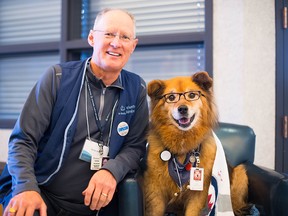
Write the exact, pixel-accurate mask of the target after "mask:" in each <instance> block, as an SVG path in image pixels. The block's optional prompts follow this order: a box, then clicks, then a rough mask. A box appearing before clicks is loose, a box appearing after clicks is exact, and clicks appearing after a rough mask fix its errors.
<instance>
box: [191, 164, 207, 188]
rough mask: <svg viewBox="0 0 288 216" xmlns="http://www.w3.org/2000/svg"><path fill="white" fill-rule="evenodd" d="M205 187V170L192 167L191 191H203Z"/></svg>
mask: <svg viewBox="0 0 288 216" xmlns="http://www.w3.org/2000/svg"><path fill="white" fill-rule="evenodd" d="M203 185H204V168H198V167H192V168H191V170H190V186H189V188H190V190H195V191H202V190H203Z"/></svg>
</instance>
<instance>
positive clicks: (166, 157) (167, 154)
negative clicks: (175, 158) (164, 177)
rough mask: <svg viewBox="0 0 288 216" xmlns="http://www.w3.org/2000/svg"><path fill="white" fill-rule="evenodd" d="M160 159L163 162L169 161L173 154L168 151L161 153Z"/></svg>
mask: <svg viewBox="0 0 288 216" xmlns="http://www.w3.org/2000/svg"><path fill="white" fill-rule="evenodd" d="M160 158H161V160H163V161H169V160H170V158H171V153H170V152H169V151H168V150H164V151H162V152H161V153H160Z"/></svg>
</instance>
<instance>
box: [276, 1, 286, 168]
mask: <svg viewBox="0 0 288 216" xmlns="http://www.w3.org/2000/svg"><path fill="white" fill-rule="evenodd" d="M275 9H276V13H275V17H276V139H275V169H276V170H277V171H279V172H286V173H288V0H275Z"/></svg>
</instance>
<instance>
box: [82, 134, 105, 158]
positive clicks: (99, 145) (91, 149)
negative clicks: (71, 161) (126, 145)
mask: <svg viewBox="0 0 288 216" xmlns="http://www.w3.org/2000/svg"><path fill="white" fill-rule="evenodd" d="M108 154H109V147H108V146H105V145H103V142H100V141H93V140H90V139H86V140H85V143H84V146H83V148H82V151H81V153H80V156H79V159H80V160H83V161H86V162H89V163H90V162H91V158H92V155H93V156H94V157H98V158H100V157H108Z"/></svg>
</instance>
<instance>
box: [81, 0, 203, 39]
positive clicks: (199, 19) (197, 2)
mask: <svg viewBox="0 0 288 216" xmlns="http://www.w3.org/2000/svg"><path fill="white" fill-rule="evenodd" d="M109 7H110V8H111V7H113V8H123V9H127V10H128V11H130V12H131V13H133V14H134V16H135V19H136V27H137V35H138V36H139V35H157V34H165V33H187V32H199V31H201V32H203V31H204V30H205V0H171V1H167V0H158V1H143V0H122V1H121V0H110V1H107V0H106V1H105V0H82V33H83V34H82V37H83V38H87V32H88V29H91V28H92V27H93V23H94V19H95V16H96V14H97V13H98V11H100V10H102V9H103V8H109ZM87 14H88V15H87Z"/></svg>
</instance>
